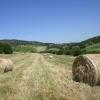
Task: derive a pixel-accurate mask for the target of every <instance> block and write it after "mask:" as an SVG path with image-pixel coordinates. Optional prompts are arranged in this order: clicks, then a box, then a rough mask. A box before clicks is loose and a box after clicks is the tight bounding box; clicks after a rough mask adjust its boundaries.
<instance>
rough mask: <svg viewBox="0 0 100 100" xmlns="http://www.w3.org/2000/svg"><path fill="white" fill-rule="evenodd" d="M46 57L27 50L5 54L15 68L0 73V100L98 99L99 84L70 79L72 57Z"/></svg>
mask: <svg viewBox="0 0 100 100" xmlns="http://www.w3.org/2000/svg"><path fill="white" fill-rule="evenodd" d="M4 56H5V55H4ZM48 57H49V56H43V55H41V54H30V53H26V54H14V55H9V58H10V59H12V60H13V62H14V68H15V70H14V71H12V72H9V73H6V74H3V75H0V100H100V94H99V93H100V88H99V86H96V87H90V86H89V85H87V84H82V83H76V82H74V81H73V80H72V72H71V66H72V63H73V60H74V58H73V57H70V56H56V55H53V58H52V59H49V58H48ZM5 58H6V56H5Z"/></svg>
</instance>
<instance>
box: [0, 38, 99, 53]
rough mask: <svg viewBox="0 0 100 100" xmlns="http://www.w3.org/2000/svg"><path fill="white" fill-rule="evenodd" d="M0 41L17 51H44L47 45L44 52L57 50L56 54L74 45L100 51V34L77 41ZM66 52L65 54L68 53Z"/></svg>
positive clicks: (90, 50) (90, 51)
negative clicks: (59, 42)
mask: <svg viewBox="0 0 100 100" xmlns="http://www.w3.org/2000/svg"><path fill="white" fill-rule="evenodd" d="M0 42H3V43H9V44H10V45H11V46H12V47H13V49H14V51H17V52H18V51H22V52H23V51H25V52H27V51H32V52H34V51H38V52H41V51H44V52H45V50H46V47H47V50H46V52H49V53H56V52H57V54H63V53H65V52H66V51H68V50H69V51H70V50H71V49H72V48H73V47H74V46H79V47H80V48H81V49H85V48H86V52H87V53H92V52H93V53H95V52H98V51H100V50H99V48H100V46H99V43H100V36H96V37H93V38H90V39H87V40H84V41H82V42H79V43H62V44H55V43H43V42H37V41H25V40H16V39H12V40H7V39H4V40H0ZM33 49H34V50H33ZM94 49H95V50H94ZM69 51H68V52H69ZM68 52H67V53H65V54H69V53H68Z"/></svg>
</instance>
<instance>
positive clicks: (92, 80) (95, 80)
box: [72, 54, 100, 86]
mask: <svg viewBox="0 0 100 100" xmlns="http://www.w3.org/2000/svg"><path fill="white" fill-rule="evenodd" d="M72 73H73V80H74V81H76V82H83V83H88V84H89V85H92V86H93V85H96V84H100V54H95V55H94V54H89V55H84V56H78V57H77V58H76V59H75V60H74V63H73V67H72Z"/></svg>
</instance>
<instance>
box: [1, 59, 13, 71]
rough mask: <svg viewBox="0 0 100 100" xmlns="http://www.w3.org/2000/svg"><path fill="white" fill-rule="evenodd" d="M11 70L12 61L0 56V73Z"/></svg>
mask: <svg viewBox="0 0 100 100" xmlns="http://www.w3.org/2000/svg"><path fill="white" fill-rule="evenodd" d="M12 70H13V63H12V61H11V60H10V59H4V58H3V59H2V58H0V73H5V72H8V71H12Z"/></svg>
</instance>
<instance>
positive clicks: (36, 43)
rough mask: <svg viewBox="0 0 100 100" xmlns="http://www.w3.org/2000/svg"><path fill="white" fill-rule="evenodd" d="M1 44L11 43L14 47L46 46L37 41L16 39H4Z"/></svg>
mask: <svg viewBox="0 0 100 100" xmlns="http://www.w3.org/2000/svg"><path fill="white" fill-rule="evenodd" d="M0 42H3V43H9V44H10V45H12V46H18V45H43V46H44V45H46V44H45V43H42V42H37V41H25V40H16V39H11V40H8V39H4V40H0Z"/></svg>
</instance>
